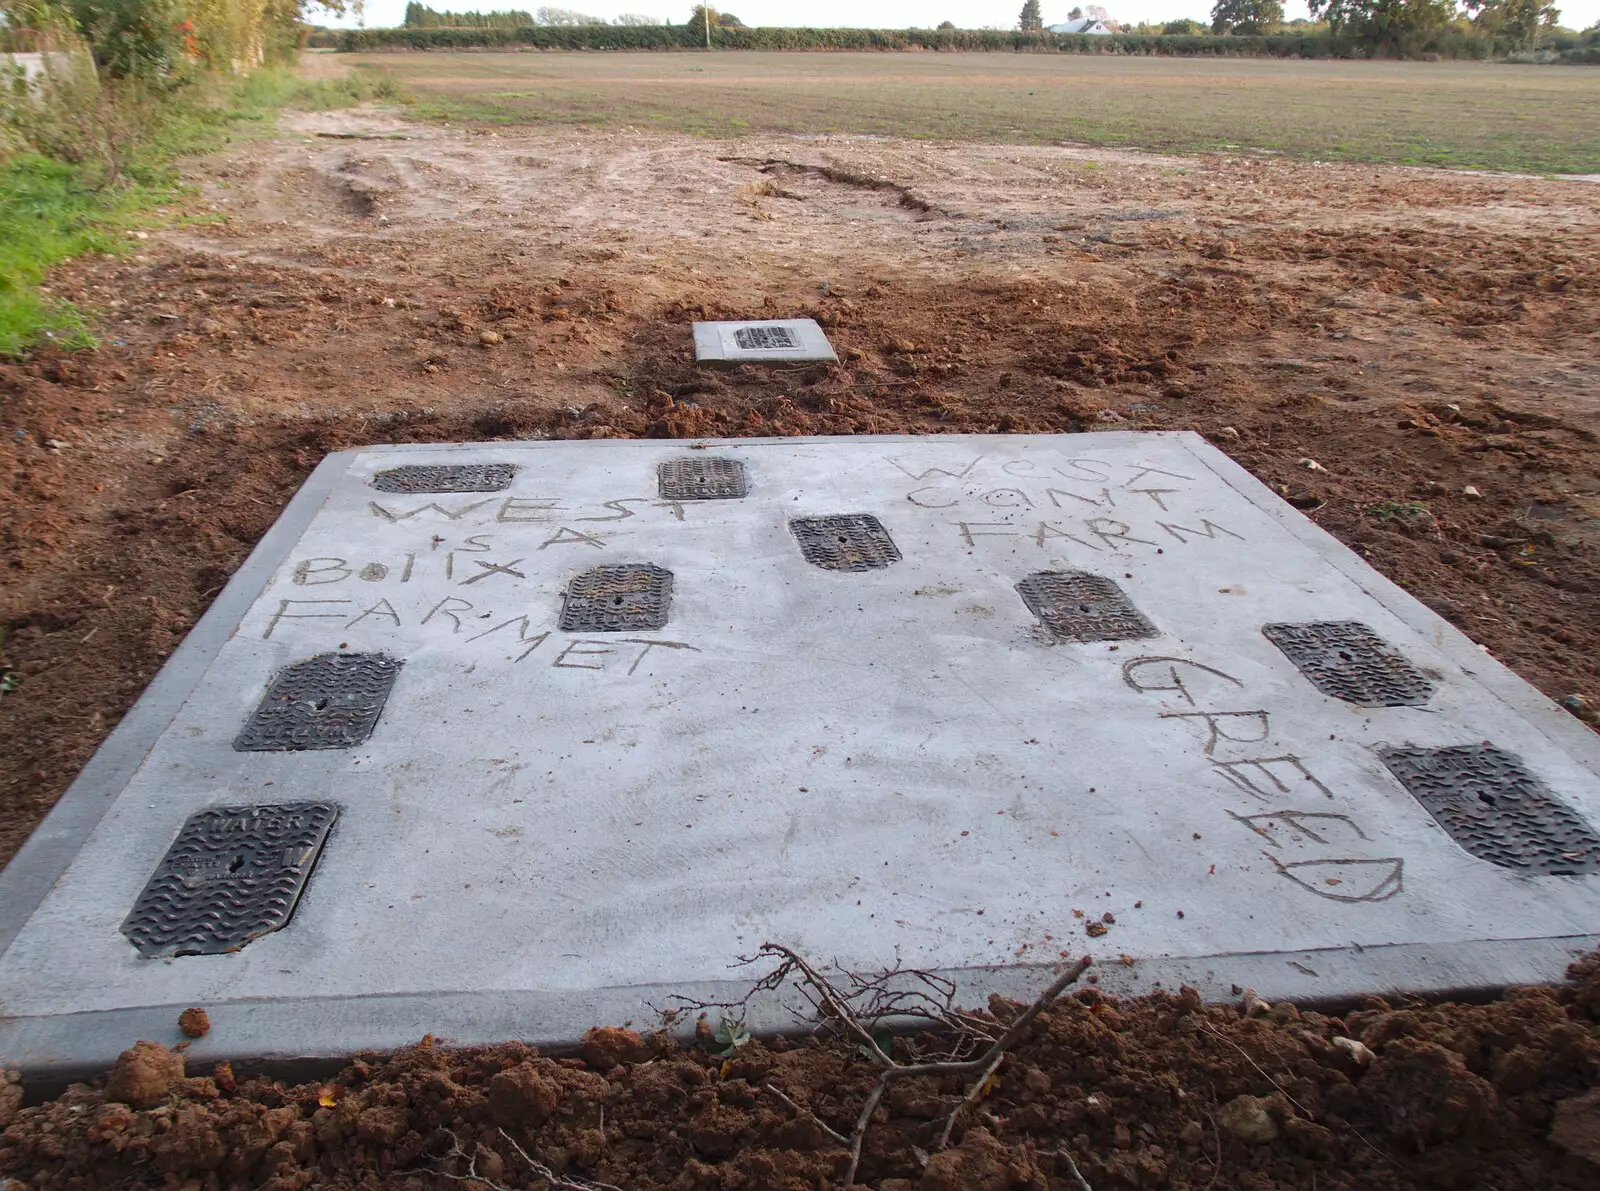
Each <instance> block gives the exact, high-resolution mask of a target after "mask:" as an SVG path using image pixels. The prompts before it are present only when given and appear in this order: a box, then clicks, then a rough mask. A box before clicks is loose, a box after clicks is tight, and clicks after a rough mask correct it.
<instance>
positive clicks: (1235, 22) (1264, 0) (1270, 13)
mask: <svg viewBox="0 0 1600 1191" xmlns="http://www.w3.org/2000/svg"><path fill="white" fill-rule="evenodd" d="M1281 24H1283V5H1282V4H1280V3H1279V2H1278V0H1217V4H1216V7H1215V8H1213V9H1212V10H1211V31H1212V32H1213V33H1238V34H1241V35H1244V36H1253V35H1255V34H1259V33H1268V32H1270V31H1271V30H1273V29H1275V28H1277V27H1278V26H1279V25H1281Z"/></svg>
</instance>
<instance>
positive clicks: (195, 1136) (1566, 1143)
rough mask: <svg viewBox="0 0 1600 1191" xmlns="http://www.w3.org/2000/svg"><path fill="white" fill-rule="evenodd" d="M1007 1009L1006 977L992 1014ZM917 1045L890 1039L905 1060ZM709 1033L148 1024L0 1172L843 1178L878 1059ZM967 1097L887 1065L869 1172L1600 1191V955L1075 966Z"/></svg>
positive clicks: (876, 1179)
mask: <svg viewBox="0 0 1600 1191" xmlns="http://www.w3.org/2000/svg"><path fill="white" fill-rule="evenodd" d="M1020 1008H1021V1006H1018V1005H1015V1004H1012V1003H1009V1002H1005V1001H1003V1000H1001V999H999V998H994V999H992V1000H991V1003H990V1006H989V1012H990V1014H992V1015H993V1016H994V1017H995V1018H997V1019H999V1020H1002V1021H1003V1020H1008V1019H1009V1018H1010V1017H1011V1016H1012V1015H1014V1014H1015V1013H1016V1012H1018V1011H1019V1009H1020ZM710 1032H711V1031H710V1030H709V1028H707V1029H705V1030H703V1034H704V1035H709V1034H710ZM177 1033H178V1025H177V1022H176V1021H174V1023H173V1034H174V1038H176V1035H177ZM1336 1039H1342V1040H1343V1041H1342V1042H1338V1041H1335V1040H1336ZM929 1041H930V1040H929V1039H926V1038H902V1039H900V1040H898V1041H897V1042H896V1043H895V1050H896V1057H897V1059H898V1060H899V1061H906V1060H908V1059H910V1058H912V1057H913V1055H914V1053H915V1048H916V1047H917V1046H918V1045H919V1044H921V1043H926V1042H929ZM1352 1042H1359V1043H1360V1044H1361V1047H1365V1048H1366V1052H1368V1053H1363V1051H1362V1049H1361V1047H1355V1046H1352V1045H1351V1043H1352ZM719 1048H720V1044H718V1043H712V1042H710V1040H709V1038H707V1039H706V1040H705V1041H704V1042H703V1043H701V1044H699V1045H691V1046H687V1047H681V1046H679V1045H677V1044H674V1043H672V1042H671V1041H668V1040H667V1039H665V1038H663V1037H655V1038H651V1039H641V1038H640V1037H639V1036H638V1035H635V1034H632V1033H631V1031H624V1030H615V1029H613V1030H604V1031H592V1032H591V1035H590V1037H589V1038H588V1039H586V1045H585V1046H584V1048H583V1051H582V1055H583V1057H581V1058H561V1059H553V1058H549V1057H545V1056H541V1055H540V1054H539V1052H538V1051H536V1050H534V1049H533V1048H531V1047H528V1046H523V1045H520V1044H517V1043H508V1044H505V1045H502V1046H496V1047H492V1048H485V1049H477V1050H466V1051H460V1050H451V1049H449V1048H447V1047H445V1046H443V1045H440V1044H438V1043H436V1042H435V1041H434V1040H432V1039H425V1040H424V1041H423V1042H422V1044H421V1045H419V1046H416V1047H413V1048H410V1049H407V1050H404V1051H400V1052H397V1053H395V1054H393V1055H387V1056H368V1057H365V1058H356V1059H354V1060H352V1062H351V1064H350V1065H349V1066H348V1067H346V1068H345V1069H344V1070H343V1071H342V1072H340V1073H339V1074H338V1075H337V1076H335V1077H334V1078H332V1079H329V1080H327V1081H318V1082H312V1083H304V1084H299V1085H289V1084H286V1083H284V1082H282V1081H277V1080H272V1079H269V1078H265V1077H256V1078H246V1077H245V1076H244V1075H243V1073H240V1072H235V1071H234V1070H233V1069H232V1068H230V1067H229V1066H228V1065H227V1064H221V1065H219V1066H218V1067H217V1068H215V1069H214V1070H212V1071H209V1072H205V1073H198V1072H197V1073H195V1074H194V1075H193V1076H192V1077H190V1078H187V1079H185V1078H184V1071H183V1060H182V1057H181V1055H178V1054H174V1053H173V1052H172V1051H170V1050H167V1049H165V1048H164V1047H162V1046H160V1045H157V1044H156V1043H153V1042H141V1043H139V1044H138V1046H136V1047H134V1048H132V1049H130V1050H129V1051H128V1052H127V1053H126V1054H124V1055H123V1057H122V1058H121V1059H120V1060H119V1061H118V1064H117V1067H116V1069H115V1070H114V1071H113V1072H112V1073H111V1076H110V1078H109V1079H108V1080H107V1081H106V1082H105V1084H104V1086H103V1088H93V1087H89V1086H86V1085H77V1086H75V1087H73V1088H71V1089H69V1090H68V1091H67V1092H65V1093H64V1094H63V1095H61V1096H60V1097H58V1098H57V1099H54V1100H52V1101H48V1102H46V1103H44V1104H42V1105H38V1106H36V1107H32V1108H21V1109H19V1108H18V1105H17V1100H18V1096H17V1095H16V1089H14V1088H13V1089H7V1090H9V1091H10V1095H0V1126H4V1127H5V1128H4V1132H3V1133H0V1173H4V1174H7V1175H10V1176H13V1177H15V1178H18V1179H22V1180H26V1185H27V1186H29V1187H32V1188H38V1189H39V1191H55V1189H56V1188H62V1189H71V1191H94V1189H99V1188H123V1187H127V1188H133V1187H161V1188H171V1189H174V1191H178V1189H182V1188H188V1189H190V1191H199V1189H202V1188H204V1189H205V1191H220V1189H221V1188H246V1187H260V1188H264V1189H267V1191H301V1189H302V1188H307V1187H326V1188H362V1189H364V1191H377V1189H379V1188H383V1189H389V1188H393V1189H396V1191H428V1189H431V1188H445V1187H449V1186H452V1185H464V1186H466V1187H468V1188H473V1189H474V1191H493V1189H494V1188H509V1187H542V1186H554V1187H560V1188H573V1189H577V1191H586V1189H591V1188H597V1187H611V1188H629V1189H631V1191H653V1189H657V1188H661V1189H667V1188H670V1189H672V1191H698V1189H701V1188H704V1189H706V1191H713V1189H715V1191H815V1189H820V1188H824V1187H829V1186H835V1187H837V1186H839V1184H838V1181H837V1180H838V1179H839V1178H840V1176H841V1172H842V1171H843V1170H844V1168H845V1167H846V1166H847V1164H848V1155H847V1152H846V1151H845V1149H844V1147H843V1146H842V1145H841V1144H840V1143H839V1140H838V1137H839V1135H848V1134H849V1133H850V1131H851V1130H852V1129H853V1128H854V1124H855V1119H856V1117H857V1115H858V1114H859V1113H860V1111H861V1105H862V1103H863V1102H864V1100H865V1097H866V1095H867V1092H868V1091H869V1090H870V1088H871V1086H872V1083H873V1080H874V1076H875V1069H874V1068H873V1067H872V1066H871V1065H870V1064H868V1063H867V1062H866V1061H865V1060H864V1059H863V1058H862V1057H861V1056H860V1055H859V1054H857V1053H855V1052H856V1049H857V1048H856V1047H854V1046H852V1045H851V1044H849V1043H842V1042H828V1041H823V1040H820V1039H818V1038H815V1037H813V1038H808V1039H803V1040H798V1041H790V1040H785V1039H782V1038H779V1039H774V1040H772V1041H771V1042H768V1043H762V1042H750V1043H748V1044H746V1045H744V1046H743V1047H741V1048H738V1049H737V1050H736V1051H735V1052H734V1053H733V1054H732V1055H731V1056H729V1057H723V1056H721V1055H720V1054H717V1053H714V1052H715V1051H717V1050H718V1049H719ZM964 1091H965V1089H964V1087H963V1085H962V1083H961V1081H960V1080H959V1079H954V1080H947V1081H942V1082H941V1081H939V1080H936V1079H932V1078H926V1079H906V1080H901V1081H897V1082H896V1083H894V1084H891V1085H890V1092H889V1094H888V1095H887V1096H886V1097H885V1100H884V1102H883V1104H882V1106H881V1107H880V1108H879V1109H878V1111H877V1113H876V1114H875V1115H874V1118H873V1120H872V1122H871V1125H870V1126H869V1128H868V1131H867V1133H866V1135H865V1144H864V1146H863V1149H862V1155H863V1156H862V1165H861V1168H860V1171H859V1174H858V1176H857V1178H858V1182H857V1184H856V1186H858V1187H874V1188H877V1191H913V1189H915V1191H1014V1189H1015V1191H1022V1189H1027V1191H1082V1188H1083V1187H1084V1186H1085V1185H1087V1186H1090V1187H1093V1188H1096V1189H1098V1191H1112V1189H1119V1191H1120V1189H1125V1188H1141V1187H1145V1188H1171V1189H1173V1191H1211V1189H1212V1188H1215V1187H1224V1188H1239V1189H1241V1191H1272V1189H1274V1188H1309V1189H1315V1191H1341V1189H1344V1191H1401V1189H1408V1191H1409V1189H1412V1188H1417V1189H1421V1188H1437V1189H1440V1191H1447V1189H1448V1191H1461V1189H1467V1188H1495V1189H1496V1191H1524V1189H1525V1191H1589V1189H1592V1188H1593V1187H1595V1186H1596V1181H1597V1180H1600V956H1597V957H1591V959H1589V960H1587V961H1585V963H1583V964H1581V965H1578V966H1576V967H1575V968H1574V970H1573V972H1572V980H1571V982H1570V983H1569V984H1567V985H1565V986H1563V987H1560V988H1555V989H1550V988H1534V989H1518V990H1512V991H1511V992H1509V993H1508V994H1507V995H1506V996H1505V997H1504V998H1503V999H1502V1000H1499V1001H1497V1002H1495V1003H1493V1004H1489V1005H1483V1006H1469V1005H1444V1006H1430V1005H1425V1004H1422V1003H1420V1002H1408V1003H1400V1004H1393V1005H1391V1004H1389V1003H1387V1002H1384V1001H1381V1000H1377V999H1375V998H1374V999H1372V1000H1370V1001H1369V1002H1368V1003H1367V1004H1365V1005H1363V1006H1362V1007H1361V1008H1359V1009H1355V1010H1353V1011H1351V1012H1349V1013H1346V1014H1344V1015H1343V1016H1341V1017H1330V1016H1327V1015H1324V1014H1321V1013H1313V1012H1301V1011H1299V1010H1298V1009H1296V1008H1295V1007H1294V1006H1293V1005H1289V1004H1281V1005H1277V1006H1273V1007H1272V1008H1271V1009H1270V1010H1269V1011H1268V1012H1266V1013H1265V1014H1262V1015H1259V1016H1254V1017H1249V1018H1246V1017H1245V1016H1243V1014H1242V1013H1241V1011H1240V1009H1239V1008H1238V1007H1235V1006H1209V1007H1207V1006H1202V1005H1201V1004H1200V1000H1199V997H1198V996H1197V995H1195V994H1194V993H1193V991H1192V990H1187V989H1185V990H1180V991H1179V992H1178V993H1177V994H1173V995H1169V994H1158V995H1155V996H1151V997H1146V998H1142V999H1140V1000H1138V1001H1131V1002H1123V1003H1118V1002H1116V1001H1115V1000H1113V999H1111V998H1108V997H1104V996H1102V995H1101V994H1100V993H1099V992H1098V991H1097V990H1095V989H1094V988H1092V987H1091V988H1085V989H1083V990H1081V991H1080V992H1079V993H1077V994H1076V995H1074V996H1070V997H1068V998H1066V999H1064V1000H1062V1001H1060V1002H1057V1004H1056V1006H1055V1007H1054V1008H1052V1009H1050V1010H1047V1011H1046V1012H1045V1013H1043V1014H1041V1015H1040V1017H1039V1018H1037V1019H1036V1020H1035V1021H1034V1023H1033V1024H1032V1026H1031V1027H1030V1029H1029V1033H1028V1036H1027V1037H1026V1038H1025V1039H1024V1040H1023V1041H1022V1042H1021V1043H1020V1044H1019V1045H1018V1047H1017V1048H1016V1049H1015V1050H1014V1051H1013V1052H1012V1053H1011V1054H1010V1056H1009V1057H1008V1058H1007V1059H1006V1061H1005V1062H1004V1063H1003V1064H1002V1065H1001V1067H1000V1068H999V1070H998V1072H997V1075H996V1078H995V1080H994V1082H993V1084H992V1086H990V1088H989V1091H988V1093H987V1094H986V1095H985V1096H983V1097H982V1098H981V1099H980V1100H979V1102H978V1104H977V1105H976V1106H975V1109H974V1110H973V1111H972V1115H970V1116H967V1117H965V1118H964V1119H963V1123H962V1124H961V1125H959V1126H958V1128H957V1130H956V1132H955V1135H954V1138H953V1141H954V1142H955V1144H954V1145H953V1147H952V1148H949V1149H946V1150H940V1148H939V1139H940V1133H941V1132H942V1129H943V1119H944V1117H945V1115H946V1114H947V1113H949V1112H950V1111H951V1109H952V1108H953V1107H954V1106H955V1105H956V1104H958V1103H959V1101H960V1099H961V1097H962V1094H963V1092H964ZM830 1134H831V1135H830ZM533 1163H538V1164H539V1166H540V1167H541V1168H542V1170H543V1171H544V1172H547V1174H548V1175H549V1177H548V1178H543V1177H540V1176H539V1174H538V1172H537V1170H536V1168H535V1167H534V1166H533ZM1074 1170H1076V1178H1074V1173H1073V1172H1074Z"/></svg>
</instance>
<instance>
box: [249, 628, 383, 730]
mask: <svg viewBox="0 0 1600 1191" xmlns="http://www.w3.org/2000/svg"><path fill="white" fill-rule="evenodd" d="M400 666H401V663H400V662H399V661H398V660H396V659H395V658H391V657H388V656H386V655H384V654H381V653H319V654H318V655H317V656H316V657H314V658H307V659H306V660H305V661H303V662H296V663H294V665H292V666H285V667H284V668H283V669H282V670H279V671H278V672H277V673H276V674H275V675H273V677H272V684H271V685H270V686H268V687H267V693H266V694H265V695H264V696H262V699H261V702H260V703H259V704H257V705H256V709H255V710H254V711H253V712H251V713H250V718H249V719H248V720H246V721H245V725H244V729H243V730H242V731H241V732H240V733H239V735H238V737H236V738H235V740H234V742H233V747H234V748H235V749H237V750H238V751H239V752H241V753H270V752H287V751H299V750H301V749H347V748H352V747H354V746H355V745H358V744H360V743H361V742H362V741H364V740H365V739H366V738H367V737H368V736H370V735H372V729H373V726H374V725H375V724H377V722H378V714H379V713H380V712H381V711H382V710H383V704H384V700H386V699H387V698H388V697H389V689H390V688H391V687H393V686H394V680H395V675H397V674H399V673H400Z"/></svg>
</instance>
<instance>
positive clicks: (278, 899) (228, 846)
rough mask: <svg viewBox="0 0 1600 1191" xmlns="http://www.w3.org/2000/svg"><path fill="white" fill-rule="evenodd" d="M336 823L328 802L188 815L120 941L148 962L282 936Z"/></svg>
mask: <svg viewBox="0 0 1600 1191" xmlns="http://www.w3.org/2000/svg"><path fill="white" fill-rule="evenodd" d="M338 817H339V809H338V808H337V807H336V806H334V805H333V804H332V803H327V802H290V803H281V804H277V805H269V806H218V807H212V808H211V809H209V810H203V811H200V812H198V813H197V814H193V815H190V816H189V818H188V820H187V821H186V822H185V823H184V825H183V830H182V831H180V832H179V833H178V838H177V839H175V840H173V841H172V846H171V847H169V848H168V849H167V853H166V855H165V856H163V857H162V858H161V863H160V864H158V865H157V866H156V871H155V875H154V876H152V877H151V878H150V883H149V884H148V885H146V886H145V887H144V892H143V893H141V894H140V895H139V900H138V901H136V902H135V903H134V906H133V910H132V912H131V913H129V915H128V917H127V920H126V921H125V922H123V924H122V933H123V934H124V935H126V936H127V937H128V939H129V940H130V941H131V942H132V943H133V945H134V946H135V947H137V948H138V949H139V952H140V953H141V954H143V955H148V956H175V955H221V954H223V953H224V952H228V951H237V950H239V948H241V947H243V946H244V945H245V944H246V943H248V942H250V941H251V940H252V939H258V938H260V937H261V936H262V935H265V934H269V933H271V932H272V931H275V930H279V929H281V928H282V927H283V926H284V924H285V923H287V922H288V921H289V916H290V915H291V914H293V913H294V907H295V903H296V902H298V901H299V900H300V894H301V892H302V891H303V890H304V889H305V885H306V879H307V878H308V877H309V876H310V875H311V869H312V867H313V866H314V865H315V864H316V863H317V857H318V856H319V855H321V853H322V845H323V842H324V841H325V840H326V839H327V838H328V829H329V828H331V827H332V826H333V821H334V820H335V819H336V818H338Z"/></svg>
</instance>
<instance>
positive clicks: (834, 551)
mask: <svg viewBox="0 0 1600 1191" xmlns="http://www.w3.org/2000/svg"><path fill="white" fill-rule="evenodd" d="M789 531H790V532H791V533H792V534H794V536H795V540H796V541H797V542H799V543H800V554H801V556H802V557H803V558H804V559H805V560H806V561H807V562H809V563H810V564H811V565H812V566H814V567H821V568H822V569H823V570H825V571H877V570H882V569H883V568H884V567H887V566H893V565H894V564H895V563H897V562H899V561H900V548H899V547H898V546H896V545H895V544H894V539H893V538H891V537H890V536H889V531H888V530H887V529H885V528H884V527H883V522H881V521H879V520H878V519H877V518H876V517H874V516H873V515H872V514H870V513H846V514H844V515H842V516H837V517H796V518H794V519H793V520H791V521H790V522H789Z"/></svg>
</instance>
